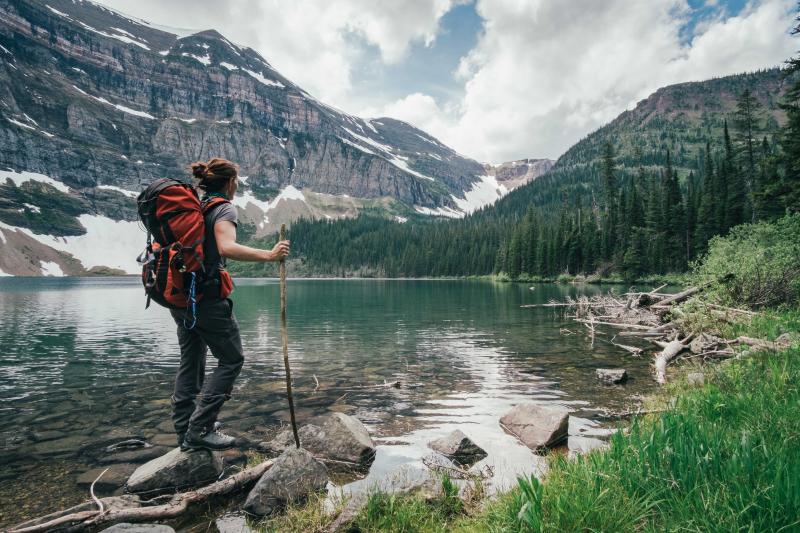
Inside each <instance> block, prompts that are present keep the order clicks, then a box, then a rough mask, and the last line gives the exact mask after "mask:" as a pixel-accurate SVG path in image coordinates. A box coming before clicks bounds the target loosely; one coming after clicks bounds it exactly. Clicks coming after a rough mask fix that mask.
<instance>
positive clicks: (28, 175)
mask: <svg viewBox="0 0 800 533" xmlns="http://www.w3.org/2000/svg"><path fill="white" fill-rule="evenodd" d="M7 179H10V180H11V181H13V182H14V184H15V185H16V186H17V187H19V186H20V185H22V184H23V183H25V182H26V181H39V182H41V183H46V184H48V185H50V186H52V187H55V188H56V189H58V190H59V191H61V192H63V193H69V187H67V186H66V185H64V184H63V183H61V182H60V181H56V180H54V179H53V178H51V177H50V176H45V175H44V174H37V173H36V172H24V171H23V172H13V171H7V170H0V180H3V181H5V180H7Z"/></svg>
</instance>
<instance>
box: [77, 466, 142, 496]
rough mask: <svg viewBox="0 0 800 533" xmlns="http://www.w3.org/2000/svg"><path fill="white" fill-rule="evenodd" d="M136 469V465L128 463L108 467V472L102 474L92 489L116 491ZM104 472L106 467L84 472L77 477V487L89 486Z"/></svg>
mask: <svg viewBox="0 0 800 533" xmlns="http://www.w3.org/2000/svg"><path fill="white" fill-rule="evenodd" d="M136 468H137V466H136V465H134V464H128V463H123V464H118V465H113V466H111V467H108V471H107V472H106V473H105V474H103V477H101V478H100V479H99V480H98V481H97V483H96V484H95V486H94V487H95V488H96V489H98V490H101V491H113V490H115V489H118V488H120V487H122V486H124V485H125V482H126V481H127V480H128V478H129V477H130V475H131V474H133V472H134V471H135V470H136ZM104 470H106V467H100V468H93V469H91V470H88V471H86V472H84V473H83V474H81V475H80V476H78V480H77V482H78V486H79V487H84V488H85V487H89V486H91V485H92V483H93V482H94V480H96V479H97V476H99V475H100V473H101V472H103V471H104Z"/></svg>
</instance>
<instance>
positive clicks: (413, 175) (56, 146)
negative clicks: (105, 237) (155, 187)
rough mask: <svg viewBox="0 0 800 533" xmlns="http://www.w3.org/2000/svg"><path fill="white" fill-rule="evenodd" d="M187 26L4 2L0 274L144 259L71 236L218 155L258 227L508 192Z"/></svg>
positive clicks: (474, 168)
mask: <svg viewBox="0 0 800 533" xmlns="http://www.w3.org/2000/svg"><path fill="white" fill-rule="evenodd" d="M178 33H180V32H175V33H172V32H170V31H163V30H161V29H159V28H156V27H154V26H153V25H151V24H149V23H146V22H144V21H140V20H135V19H131V18H128V17H125V16H123V15H121V14H119V13H117V12H115V11H112V10H109V9H106V8H104V7H101V6H99V5H96V4H93V3H91V2H88V1H73V0H47V1H46V2H45V1H43V0H15V1H9V0H0V145H1V146H2V147H3V148H2V150H0V169H6V170H4V171H3V172H4V174H3V176H0V248H1V249H2V250H3V251H4V254H3V255H4V259H0V272H6V273H10V274H31V273H37V271H38V273H42V272H46V271H47V269H46V268H44V267H42V266H41V265H42V264H43V261H44V258H45V255H46V256H47V258H46V259H47V261H48V262H49V263H55V264H57V265H58V268H59V269H60V270H62V271H63V272H65V273H70V274H79V273H83V272H85V271H86V270H87V269H90V268H92V267H95V268H101V267H114V268H119V269H121V270H123V271H133V270H135V265H132V264H131V261H130V257H126V258H125V259H124V260H123V259H122V258H120V259H119V260H111V259H109V258H105V259H98V258H94V259H92V260H88V255H84V256H81V254H80V253H76V252H75V251H74V250H75V246H76V244H75V242H76V241H77V240H78V239H84V240H86V243H84V244H85V246H86V247H87V248H90V247H91V246H90V244H89V242H90V241H91V242H92V243H94V242H96V235H90V234H91V233H92V232H93V231H94V232H95V233H96V232H97V230H98V229H99V228H102V227H104V225H105V226H106V227H108V226H110V225H111V224H112V223H121V222H125V223H127V224H130V225H131V226H129V229H126V230H125V231H123V233H124V234H126V235H127V234H130V235H131V236H133V235H134V231H133V229H134V225H135V222H134V221H135V210H134V204H133V202H132V198H133V197H135V192H136V191H139V190H141V189H142V188H143V186H144V185H145V184H147V183H149V182H150V181H151V180H153V179H155V178H158V177H162V176H174V177H182V176H186V175H187V173H186V170H185V167H186V165H187V164H188V163H189V162H191V161H194V160H198V159H207V158H209V157H213V156H221V157H226V158H228V159H231V160H233V161H235V162H237V163H238V164H239V165H240V167H241V175H242V176H244V177H246V186H245V188H244V190H243V195H242V196H241V197H240V198H239V199H238V200H237V205H238V206H239V207H240V208H241V209H242V210H241V214H242V216H243V220H244V221H245V222H248V223H250V224H252V226H253V227H254V228H255V230H254V231H256V232H257V233H262V234H263V233H266V232H268V231H271V230H273V229H274V227H275V226H276V225H277V224H279V223H280V222H287V221H291V220H292V219H293V218H296V217H297V216H300V215H302V216H313V217H324V216H327V217H339V216H353V215H354V214H356V213H358V212H359V211H360V210H363V209H375V208H378V209H380V210H382V211H385V212H386V213H387V214H389V215H395V216H403V215H406V216H409V215H412V216H413V215H416V214H420V213H421V214H434V215H449V216H463V214H464V213H465V212H467V211H469V210H472V209H474V208H475V205H477V204H481V202H483V203H486V201H493V200H494V199H496V198H498V197H499V196H501V195H502V193H503V191H502V189H498V190H497V191H496V192H497V194H494V195H489V194H481V195H478V196H479V197H478V196H476V195H475V194H474V191H476V190H477V189H480V190H482V191H483V190H485V189H486V188H487V185H486V179H487V178H486V174H487V172H486V170H485V169H484V167H483V166H482V165H481V164H479V163H477V162H475V161H473V160H471V159H468V158H465V157H463V156H461V155H459V154H458V153H456V152H455V151H454V150H452V149H450V148H448V147H447V146H445V145H443V144H442V143H440V142H439V141H438V140H436V139H435V138H433V137H431V136H430V135H427V134H426V133H425V132H423V131H420V130H418V129H416V128H414V127H412V126H410V125H408V124H406V123H404V122H401V121H398V120H394V119H391V118H379V119H371V120H369V119H362V118H359V117H355V116H351V115H349V114H347V113H344V112H342V111H339V110H336V109H334V108H332V107H329V106H327V105H325V104H323V103H321V102H319V101H318V100H316V99H315V98H313V97H312V96H311V95H309V94H308V93H306V92H305V91H303V90H302V89H301V88H300V87H298V86H297V85H295V84H294V83H292V82H291V81H290V80H288V79H286V78H285V77H283V76H282V75H281V74H280V73H279V72H277V71H276V70H275V69H274V68H272V66H271V65H270V64H269V63H268V62H267V61H266V60H265V59H264V58H262V57H261V56H260V55H258V54H257V53H256V52H255V51H253V50H251V49H249V48H243V47H240V46H237V45H236V44H234V43H232V42H231V41H229V40H228V39H226V38H225V37H224V36H222V35H220V34H219V33H218V32H216V31H214V30H208V31H202V32H198V33H193V34H180V35H179V34H178ZM48 180H50V181H49V182H48ZM491 186H493V185H492V184H490V186H489V187H491ZM506 190H508V189H506ZM470 193H473V195H472V196H470ZM481 205H482V204H481ZM279 206H280V209H278V207H279ZM270 211H271V213H270ZM279 216H280V218H279ZM11 233H13V234H14V235H13V238H11ZM56 237H58V238H61V241H58V242H60V243H61V244H60V245H56V246H54V245H53V243H52V242H50V240H49V239H51V238H56ZM139 237H140V236H139V235H138V234H137V239H139ZM56 240H57V239H56ZM139 240H141V239H139ZM23 241H24V243H27V244H24V243H23ZM34 243H36V244H34ZM21 246H23V247H24V250H20V247H21ZM41 246H45V247H46V248H47V249H48V250H51V252H47V253H46V254H45V253H44V252H42V251H41V250H39V249H40V248H41ZM11 248H14V253H13V254H11V253H10V250H11ZM6 250H9V253H5V251H6ZM26 250H27V251H26ZM36 250H39V251H36ZM52 250H55V252H52ZM21 254H22V256H20V255H21ZM25 254H28V255H25ZM53 254H55V255H53ZM12 255H14V256H15V257H16V259H15V260H13V261H12V260H11V259H9V258H10V257H11V256H12ZM134 255H135V252H133V253H131V257H132V256H134ZM58 257H62V258H63V260H59V259H58ZM51 270H52V269H51Z"/></svg>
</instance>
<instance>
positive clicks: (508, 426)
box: [500, 403, 569, 451]
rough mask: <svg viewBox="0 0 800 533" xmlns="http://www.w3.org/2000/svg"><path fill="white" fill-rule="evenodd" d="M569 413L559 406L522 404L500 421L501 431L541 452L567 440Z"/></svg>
mask: <svg viewBox="0 0 800 533" xmlns="http://www.w3.org/2000/svg"><path fill="white" fill-rule="evenodd" d="M568 424H569V411H568V410H567V409H566V408H564V407H560V406H554V405H542V404H537V403H522V404H519V405H517V406H515V407H514V408H513V409H511V410H510V411H509V412H508V413H506V414H505V415H503V417H502V418H501V419H500V425H501V426H503V429H505V430H506V431H508V432H509V433H511V434H512V435H514V436H515V437H517V438H518V439H519V440H521V441H522V443H523V444H525V446H527V447H528V448H530V449H532V450H534V451H541V450H542V449H544V448H550V447H552V446H555V445H556V444H559V443H560V442H562V441H563V440H564V439H566V438H567V428H568Z"/></svg>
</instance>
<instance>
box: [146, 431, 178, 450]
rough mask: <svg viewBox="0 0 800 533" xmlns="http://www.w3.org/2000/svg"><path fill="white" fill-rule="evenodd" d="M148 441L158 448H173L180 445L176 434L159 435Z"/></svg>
mask: <svg viewBox="0 0 800 533" xmlns="http://www.w3.org/2000/svg"><path fill="white" fill-rule="evenodd" d="M148 440H149V441H150V444H154V445H156V446H167V447H173V446H177V445H178V436H177V435H176V434H175V433H158V434H156V435H155V436H153V437H152V438H150V439H148Z"/></svg>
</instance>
